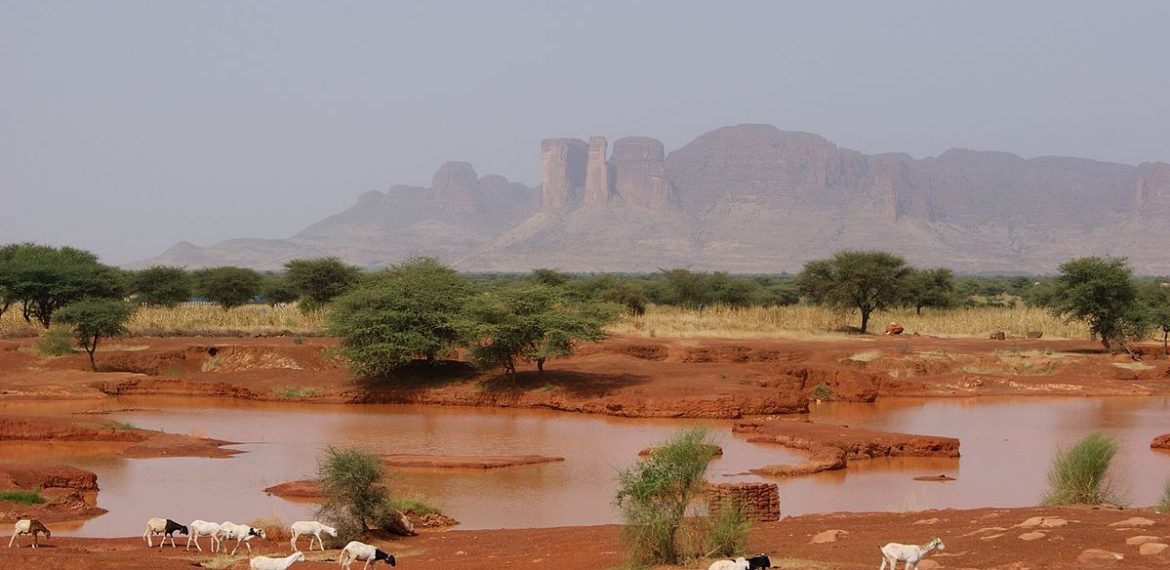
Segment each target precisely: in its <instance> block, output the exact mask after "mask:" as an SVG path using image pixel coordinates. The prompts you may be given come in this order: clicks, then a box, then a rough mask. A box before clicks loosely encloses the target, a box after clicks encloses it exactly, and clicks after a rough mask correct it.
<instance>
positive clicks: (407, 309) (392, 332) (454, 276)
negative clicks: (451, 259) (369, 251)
mask: <svg viewBox="0 0 1170 570" xmlns="http://www.w3.org/2000/svg"><path fill="white" fill-rule="evenodd" d="M471 293H472V287H471V283H470V282H469V281H468V280H467V279H466V278H465V277H462V276H460V275H459V274H458V273H456V272H455V270H454V269H451V268H450V267H447V266H445V265H443V264H441V263H439V262H438V261H437V260H435V259H432V258H418V259H413V260H410V261H408V262H406V263H403V264H401V265H396V266H394V267H392V268H390V269H387V270H384V271H381V272H379V273H375V274H373V275H371V276H370V277H369V278H368V279H366V280H365V281H364V282H363V283H362V284H361V285H359V286H358V287H357V288H356V289H354V290H353V291H350V292H349V293H346V294H345V295H342V296H340V297H338V298H336V299H335V300H334V302H333V305H332V310H331V311H330V312H329V330H330V332H331V333H332V334H334V335H337V336H338V337H341V352H342V354H344V355H345V356H346V357H347V358H348V359H349V362H350V366H351V368H352V369H353V370H354V371H355V372H357V373H358V374H361V375H363V376H380V375H384V374H387V373H389V372H390V371H391V370H393V369H394V368H396V367H398V366H401V365H402V364H405V363H407V362H409V361H410V360H412V359H415V358H426V359H427V360H434V359H435V358H437V357H439V356H441V355H443V354H445V353H447V352H449V351H450V350H451V349H452V348H453V347H454V346H456V345H457V344H458V343H459V342H461V341H462V340H463V339H464V338H465V336H466V332H467V329H468V324H467V323H466V321H465V320H464V314H463V312H464V303H465V302H466V301H467V299H468V298H469V297H470V296H471Z"/></svg>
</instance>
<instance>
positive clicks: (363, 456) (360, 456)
mask: <svg viewBox="0 0 1170 570" xmlns="http://www.w3.org/2000/svg"><path fill="white" fill-rule="evenodd" d="M385 473H386V468H385V467H383V466H382V462H381V461H379V460H378V458H377V457H376V456H374V455H373V454H370V453H367V452H365V451H361V450H359V449H343V448H338V447H333V446H329V447H327V448H325V457H324V458H323V459H322V460H321V461H320V462H319V463H318V464H317V481H318V484H319V485H320V487H321V494H322V496H323V498H324V502H322V503H321V507H320V508H319V509H318V510H317V516H318V517H319V518H321V519H322V520H325V521H326V522H328V523H330V524H331V525H332V526H335V527H338V529H339V530H338V533H339V534H340V532H341V531H340V529H347V531H352V530H354V529H356V531H357V533H359V534H360V533H363V532H367V531H369V530H370V524H371V523H372V522H374V519H375V516H376V515H377V514H378V507H379V506H380V505H381V504H382V503H383V502H384V501H385V500H386V489H385V486H384V485H383V483H382V478H383V476H384V475H385Z"/></svg>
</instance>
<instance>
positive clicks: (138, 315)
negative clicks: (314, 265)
mask: <svg viewBox="0 0 1170 570" xmlns="http://www.w3.org/2000/svg"><path fill="white" fill-rule="evenodd" d="M128 328H129V329H130V335H131V336H171V335H191V336H194V335H205V336H215V335H235V334H241V333H283V334H291V335H305V336H317V335H320V334H323V332H324V330H325V313H324V312H322V311H315V312H312V313H309V314H304V313H302V312H301V310H300V309H299V308H297V307H296V305H289V306H285V307H269V306H268V305H245V306H243V307H236V308H234V309H231V310H226V311H225V310H224V309H223V308H222V307H220V306H218V305H181V306H178V307H173V308H163V307H140V308H139V309H138V310H137V311H135V312H134V316H133V317H132V318H131V319H130V324H129V326H128ZM42 330H43V329H41V327H40V326H39V325H36V324H30V323H26V322H24V319H23V318H21V316H20V309H19V307H14V308H9V310H8V311H5V313H4V315H2V316H0V338H3V337H14V336H38V335H40V334H41V331H42Z"/></svg>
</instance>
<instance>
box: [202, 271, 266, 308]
mask: <svg viewBox="0 0 1170 570" xmlns="http://www.w3.org/2000/svg"><path fill="white" fill-rule="evenodd" d="M194 279H195V289H196V291H197V292H198V293H199V294H200V295H202V296H204V297H207V298H208V299H211V300H212V301H215V302H216V303H219V305H220V306H221V307H223V308H224V309H225V310H226V309H231V308H232V307H239V306H240V305H245V304H247V303H248V302H250V301H251V300H252V299H254V298H256V296H257V295H259V294H260V284H261V281H262V279H261V277H260V274H259V273H257V272H256V270H254V269H248V268H246V267H232V266H225V267H213V268H211V269H202V270H199V271H196V272H195V275H194Z"/></svg>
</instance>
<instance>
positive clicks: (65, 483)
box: [0, 464, 106, 523]
mask: <svg viewBox="0 0 1170 570" xmlns="http://www.w3.org/2000/svg"><path fill="white" fill-rule="evenodd" d="M12 490H20V491H37V492H39V493H40V495H41V496H42V497H44V499H45V502H44V503H42V504H39V505H25V504H22V503H17V502H15V501H3V500H0V522H6V523H10V522H15V521H17V520H20V519H23V518H35V519H38V520H40V521H42V522H54V521H62V520H77V519H81V518H89V517H95V516H97V515H100V514H103V513H105V512H106V510H105V509H102V508H98V507H97V506H96V498H97V497H96V495H97V491H98V485H97V475H95V474H94V473H93V472H91V471H86V470H84V469H78V468H76V467H70V466H68V465H42V464H15V465H9V464H0V491H12Z"/></svg>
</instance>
